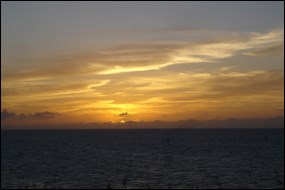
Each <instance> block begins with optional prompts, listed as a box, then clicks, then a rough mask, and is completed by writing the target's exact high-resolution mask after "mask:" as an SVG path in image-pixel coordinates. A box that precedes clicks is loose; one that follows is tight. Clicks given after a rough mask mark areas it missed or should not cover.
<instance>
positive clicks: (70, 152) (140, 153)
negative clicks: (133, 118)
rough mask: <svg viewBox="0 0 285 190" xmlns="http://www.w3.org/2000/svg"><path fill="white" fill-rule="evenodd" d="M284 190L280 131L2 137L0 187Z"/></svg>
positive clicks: (69, 132)
mask: <svg viewBox="0 0 285 190" xmlns="http://www.w3.org/2000/svg"><path fill="white" fill-rule="evenodd" d="M108 184H109V187H111V188H127V189H132V188H142V189H148V188H152V189H156V188H168V189H169V188H173V189H174V188H193V189H197V188H215V189H216V188H284V130H283V129H172V130H170V129H163V130H162V129H145V130H139V129H136V130H127V129H125V130H66V131H1V188H72V189H77V188H81V189H82V188H105V189H106V188H108Z"/></svg>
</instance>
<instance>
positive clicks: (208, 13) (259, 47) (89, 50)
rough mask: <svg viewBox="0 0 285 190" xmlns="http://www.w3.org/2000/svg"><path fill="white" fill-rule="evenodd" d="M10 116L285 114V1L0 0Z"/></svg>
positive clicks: (25, 120) (4, 93)
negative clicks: (57, 0)
mask: <svg viewBox="0 0 285 190" xmlns="http://www.w3.org/2000/svg"><path fill="white" fill-rule="evenodd" d="M1 110H2V111H1V124H4V125H8V126H9V125H11V126H12V125H19V124H21V125H32V124H34V125H39V124H47V123H48V124H65V123H74V122H125V121H130V120H131V121H154V120H161V121H177V120H185V119H195V120H211V119H229V118H239V119H242V118H269V117H279V116H284V2H281V1H280V2H272V1H268V2H266V1H262V2H261V1H260V2H176V1H175V2H7V1H1Z"/></svg>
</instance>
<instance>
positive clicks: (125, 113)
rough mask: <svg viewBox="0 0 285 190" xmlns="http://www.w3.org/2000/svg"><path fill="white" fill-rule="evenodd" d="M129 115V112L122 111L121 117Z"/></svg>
mask: <svg viewBox="0 0 285 190" xmlns="http://www.w3.org/2000/svg"><path fill="white" fill-rule="evenodd" d="M128 115H129V114H128V112H123V113H120V114H119V116H120V117H126V116H128Z"/></svg>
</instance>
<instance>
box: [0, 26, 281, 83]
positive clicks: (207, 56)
mask: <svg viewBox="0 0 285 190" xmlns="http://www.w3.org/2000/svg"><path fill="white" fill-rule="evenodd" d="M218 33H219V31H217V32H215V34H218ZM220 33H221V34H220V35H218V36H219V38H218V39H217V38H215V35H211V31H208V33H207V31H205V32H203V35H204V37H205V36H206V37H207V40H200V41H198V40H196V41H194V40H193V39H192V38H189V36H188V35H187V37H185V36H184V35H183V33H182V34H180V33H178V35H177V36H176V38H177V39H180V38H181V37H183V39H184V38H185V39H184V40H175V39H176V38H174V40H168V41H152V42H151V41H149V42H147V41H146V42H138V43H133V44H121V45H117V46H113V47H109V48H105V49H101V50H97V51H94V52H90V53H81V54H72V55H69V56H58V57H53V58H49V59H47V58H45V59H44V58H42V59H31V60H21V63H22V62H23V63H25V62H28V63H29V62H31V63H29V64H28V63H27V64H25V65H27V67H23V66H21V67H19V68H12V67H9V65H13V64H20V63H18V61H16V62H15V63H13V60H12V63H10V64H8V63H9V60H8V61H7V60H6V61H5V62H7V63H6V64H5V67H4V68H3V69H4V72H3V75H2V80H4V81H6V80H17V79H38V78H49V79H50V78H54V77H57V78H59V79H60V78H62V77H67V76H81V77H82V76H92V75H93V76H94V75H96V76H98V74H99V75H106V74H120V73H128V72H142V71H150V70H160V69H162V68H164V67H168V66H171V65H177V64H181V63H189V64H190V63H203V62H217V60H219V59H224V58H228V57H232V56H235V55H238V54H248V55H250V54H251V55H267V54H272V53H273V52H278V54H280V51H282V48H283V47H282V45H281V44H283V43H284V30H281V29H277V30H272V31H270V32H268V33H233V32H228V33H227V32H225V31H220ZM180 35H181V36H180ZM190 36H191V35H190ZM191 39H192V40H191ZM198 39H201V38H198ZM276 44H277V45H276ZM283 49H284V48H283ZM37 63H40V64H37Z"/></svg>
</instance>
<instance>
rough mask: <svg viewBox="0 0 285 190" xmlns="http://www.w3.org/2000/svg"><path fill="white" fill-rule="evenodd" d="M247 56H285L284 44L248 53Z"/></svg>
mask: <svg viewBox="0 0 285 190" xmlns="http://www.w3.org/2000/svg"><path fill="white" fill-rule="evenodd" d="M246 55H251V56H284V44H277V45H273V46H269V47H264V48H260V49H258V50H255V51H252V52H248V53H246Z"/></svg>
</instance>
